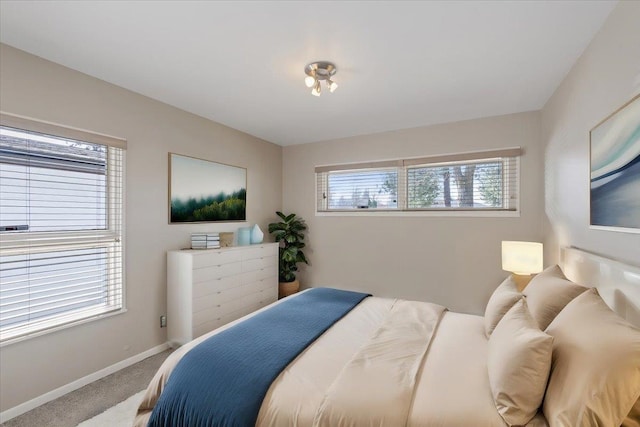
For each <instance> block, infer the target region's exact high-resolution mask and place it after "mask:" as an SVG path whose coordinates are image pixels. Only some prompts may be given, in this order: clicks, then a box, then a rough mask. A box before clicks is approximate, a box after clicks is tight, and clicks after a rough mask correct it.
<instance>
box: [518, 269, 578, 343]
mask: <svg viewBox="0 0 640 427" xmlns="http://www.w3.org/2000/svg"><path fill="white" fill-rule="evenodd" d="M587 289H588V288H585V287H584V286H580V285H576V284H575V283H573V282H571V281H570V280H568V279H567V278H566V277H565V276H564V274H563V273H562V270H560V267H558V266H557V265H554V266H553V267H549V268H547V269H546V270H544V271H543V272H542V273H540V274H538V275H536V276H535V277H534V278H533V279H531V282H529V284H528V285H527V287H526V288H524V290H523V291H522V293H523V294H524V295H525V296H526V297H527V305H528V306H529V311H530V312H531V315H532V316H533V318H534V319H536V322H538V326H539V327H540V329H541V330H543V331H544V330H545V329H547V326H549V324H550V323H551V321H552V320H553V319H554V318H555V317H556V316H557V315H558V313H560V310H562V309H563V308H564V306H565V305H567V304H568V303H569V302H570V301H571V300H572V299H574V298H575V297H577V296H578V295H580V294H581V293H583V292H584V291H586V290H587Z"/></svg>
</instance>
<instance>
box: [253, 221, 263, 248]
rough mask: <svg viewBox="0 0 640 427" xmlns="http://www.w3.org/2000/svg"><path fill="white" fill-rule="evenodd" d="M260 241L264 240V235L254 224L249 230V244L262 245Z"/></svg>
mask: <svg viewBox="0 0 640 427" xmlns="http://www.w3.org/2000/svg"><path fill="white" fill-rule="evenodd" d="M262 239H264V233H263V232H262V230H260V227H258V224H256V225H254V226H253V228H252V229H251V244H256V243H262Z"/></svg>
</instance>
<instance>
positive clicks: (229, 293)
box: [193, 285, 262, 312]
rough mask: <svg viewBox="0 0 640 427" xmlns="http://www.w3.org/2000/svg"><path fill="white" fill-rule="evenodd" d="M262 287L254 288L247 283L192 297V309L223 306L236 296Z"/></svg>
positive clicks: (199, 309)
mask: <svg viewBox="0 0 640 427" xmlns="http://www.w3.org/2000/svg"><path fill="white" fill-rule="evenodd" d="M261 290H262V288H258V287H256V288H254V287H251V286H249V285H244V286H234V287H231V288H228V289H224V290H220V291H216V292H214V293H212V294H209V295H205V296H202V297H200V298H197V299H196V298H194V299H193V311H194V312H197V311H201V310H206V309H218V308H221V307H223V306H225V305H226V304H227V303H228V302H230V301H233V300H235V299H238V298H244V297H245V296H247V295H249V294H252V293H255V292H259V291H261Z"/></svg>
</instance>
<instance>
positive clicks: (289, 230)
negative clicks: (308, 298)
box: [269, 212, 309, 298]
mask: <svg viewBox="0 0 640 427" xmlns="http://www.w3.org/2000/svg"><path fill="white" fill-rule="evenodd" d="M276 214H277V215H278V216H279V217H280V219H281V220H282V221H280V222H273V223H271V224H269V233H271V234H273V237H274V239H275V241H276V242H278V243H280V256H279V261H278V267H279V268H278V274H279V276H280V283H279V285H278V297H279V298H282V297H286V296H288V295H291V294H294V293H296V292H298V290H299V289H300V282H299V281H298V280H297V279H296V271H298V263H301V262H304V263H305V264H307V265H308V264H309V261H307V258H306V257H305V256H304V252H302V248H304V246H305V245H304V243H303V242H302V241H303V240H304V235H303V234H302V232H303V231H304V230H306V229H307V225H306V224H305V222H304V220H303V219H302V218H300V217H296V214H293V213H292V214H289V215H284V214H283V213H282V212H276Z"/></svg>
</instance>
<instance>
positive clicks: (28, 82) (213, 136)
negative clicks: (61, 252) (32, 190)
mask: <svg viewBox="0 0 640 427" xmlns="http://www.w3.org/2000/svg"><path fill="white" fill-rule="evenodd" d="M123 66H124V64H123ZM0 67H1V68H0V108H1V109H2V111H6V112H10V113H15V114H20V115H25V116H29V117H34V118H39V119H43V120H47V121H51V122H55V123H60V124H63V125H68V126H74V127H78V128H83V129H87V130H92V131H96V132H100V133H105V134H109V135H114V136H118V137H121V138H126V139H127V140H128V150H127V168H126V243H125V250H126V298H127V308H128V312H127V313H125V314H122V315H118V316H114V317H111V318H108V319H103V320H99V321H95V322H90V323H87V324H84V325H80V326H76V327H72V328H69V329H65V330H63V331H60V332H56V333H52V334H49V335H46V336H42V337H38V338H33V339H30V340H27V341H23V342H19V343H16V344H12V345H8V346H5V347H2V348H1V349H0V364H1V366H2V369H0V411H4V410H6V409H8V408H11V407H14V406H16V405H18V404H20V403H23V402H25V401H28V400H29V399H32V398H35V397H37V396H39V395H41V394H43V393H45V392H48V391H51V390H53V389H55V388H57V387H60V386H63V385H65V384H67V383H70V382H72V381H74V380H76V379H78V378H81V377H83V376H85V375H88V374H91V373H93V372H96V371H98V370H100V369H102V368H105V367H107V366H110V365H112V364H114V363H116V362H118V361H121V360H124V359H126V358H128V357H131V356H134V355H136V354H138V353H141V352H143V351H145V350H147V349H150V348H152V347H154V346H157V345H160V344H163V343H164V342H166V332H165V330H164V329H160V327H159V316H160V315H161V314H164V313H166V311H165V310H166V291H165V289H166V275H165V271H166V261H165V251H167V250H169V249H177V248H180V247H184V246H186V245H188V240H189V233H190V232H192V231H198V230H211V229H215V230H221V231H222V230H235V229H236V228H237V227H240V226H246V225H247V224H252V223H258V224H260V225H261V227H262V228H263V229H266V226H267V224H268V223H269V222H270V221H272V220H274V219H275V214H274V212H275V211H276V210H278V209H280V207H281V205H282V148H281V147H280V146H277V145H274V144H271V143H267V142H264V141H262V140H259V139H257V138H254V137H252V136H250V135H247V134H244V133H241V132H239V131H236V130H234V129H230V128H228V127H225V126H222V125H220V124H218V123H214V122H212V121H209V120H205V119H203V118H200V117H197V116H195V115H192V114H189V113H186V112H184V111H181V110H178V109H176V108H173V107H170V106H168V105H166V104H162V103H160V102H157V101H154V100H152V99H149V98H146V97H143V96H141V95H138V94H135V93H132V92H129V91H127V90H125V89H122V88H119V87H117V86H114V85H111V84H108V83H105V82H104V81H101V80H98V79H95V78H92V77H89V76H87V75H84V74H81V73H79V72H76V71H73V70H70V69H68V68H64V67H62V66H59V65H56V64H53V63H51V62H48V61H45V60H42V59H40V58H37V57H35V56H32V55H29V54H27V53H25V52H22V51H19V50H16V49H13V48H11V47H8V46H6V45H2V46H1V50H0ZM203 96H206V94H203ZM168 152H176V153H181V154H186V155H190V156H194V157H199V158H204V159H209V160H215V161H219V162H223V163H228V164H232V165H238V166H243V167H246V168H248V183H247V186H248V201H247V219H248V222H247V223H228V224H224V225H216V224H206V225H202V224H201V225H168V224H167V198H168V196H167V191H168V190H167V186H168V185H167V162H168V161H167V153H168ZM169 321H171V319H169Z"/></svg>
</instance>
